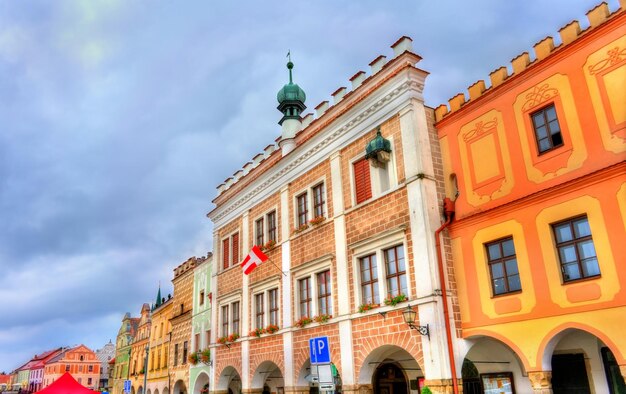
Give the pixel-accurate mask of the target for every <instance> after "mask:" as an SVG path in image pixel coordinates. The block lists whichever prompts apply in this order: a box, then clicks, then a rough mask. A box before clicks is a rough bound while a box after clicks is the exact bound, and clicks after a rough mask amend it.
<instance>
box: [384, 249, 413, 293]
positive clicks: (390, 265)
mask: <svg viewBox="0 0 626 394" xmlns="http://www.w3.org/2000/svg"><path fill="white" fill-rule="evenodd" d="M383 256H384V257H385V268H386V269H387V295H388V296H391V297H395V296H397V295H400V294H404V295H406V294H408V293H407V290H408V289H407V285H406V265H405V261H404V248H403V247H402V245H398V246H394V247H393V248H389V249H385V250H384V251H383Z"/></svg>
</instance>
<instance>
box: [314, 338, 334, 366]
mask: <svg viewBox="0 0 626 394" xmlns="http://www.w3.org/2000/svg"><path fill="white" fill-rule="evenodd" d="M309 353H310V356H311V364H324V363H330V346H328V337H318V338H311V339H309Z"/></svg>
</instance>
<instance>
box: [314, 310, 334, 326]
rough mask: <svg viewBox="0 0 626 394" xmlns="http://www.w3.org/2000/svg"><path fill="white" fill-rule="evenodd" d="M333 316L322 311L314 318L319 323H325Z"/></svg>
mask: <svg viewBox="0 0 626 394" xmlns="http://www.w3.org/2000/svg"><path fill="white" fill-rule="evenodd" d="M331 317H332V316H331V315H327V314H325V313H322V314H320V315H317V316H315V317H314V318H313V320H315V321H316V322H317V323H320V324H323V323H326V322H328V320H330V318H331Z"/></svg>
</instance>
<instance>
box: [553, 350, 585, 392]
mask: <svg viewBox="0 0 626 394" xmlns="http://www.w3.org/2000/svg"><path fill="white" fill-rule="evenodd" d="M552 392H553V393H554V394H591V390H590V388H589V378H588V377H587V366H586V364H585V356H584V355H583V354H582V353H576V354H554V355H553V356H552Z"/></svg>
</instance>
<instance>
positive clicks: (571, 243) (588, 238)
mask: <svg viewBox="0 0 626 394" xmlns="http://www.w3.org/2000/svg"><path fill="white" fill-rule="evenodd" d="M583 218H584V219H585V220H586V222H587V226H588V227H589V235H586V236H584V237H579V238H575V236H576V233H575V231H574V230H575V229H574V225H573V224H574V222H576V221H578V220H580V219H583ZM565 223H567V224H569V228H570V231H571V234H572V239H571V240H570V241H564V242H558V240H557V234H556V227H557V226H561V225H563V224H565ZM550 228H551V230H552V237H553V239H554V247H555V250H556V255H557V261H558V263H559V269H560V271H561V279H562V280H563V283H573V282H578V281H581V280H589V279H595V278H600V277H601V276H602V271H601V270H600V262H599V261H598V252H597V250H596V245H595V242H593V231H592V229H591V223H590V222H589V217H588V216H587V214H583V215H577V216H573V217H570V218H567V219H564V220H559V221H557V222H554V223H550ZM587 241H591V243H592V244H593V248H594V252H595V256H594V258H595V260H596V266H597V269H598V274H595V275H587V276H585V275H584V270H583V261H582V259H581V258H580V252H579V250H578V245H579V244H582V243H583V242H587ZM568 246H574V251H575V253H576V261H575V263H576V265H577V267H578V273H579V275H580V276H579V277H578V278H574V279H566V278H565V271H564V267H565V265H571V264H573V262H570V263H565V264H564V263H563V261H562V260H561V253H560V252H561V248H565V247H568Z"/></svg>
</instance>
